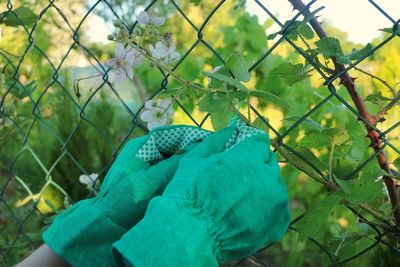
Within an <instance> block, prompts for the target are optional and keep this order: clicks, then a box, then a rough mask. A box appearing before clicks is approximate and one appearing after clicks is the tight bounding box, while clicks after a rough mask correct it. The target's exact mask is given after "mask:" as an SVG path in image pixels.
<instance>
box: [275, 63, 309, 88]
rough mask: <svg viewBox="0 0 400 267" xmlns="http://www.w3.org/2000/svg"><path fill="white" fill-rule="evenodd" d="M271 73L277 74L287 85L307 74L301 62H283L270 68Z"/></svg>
mask: <svg viewBox="0 0 400 267" xmlns="http://www.w3.org/2000/svg"><path fill="white" fill-rule="evenodd" d="M271 75H277V76H280V77H281V78H282V80H283V81H284V82H285V83H286V84H287V85H289V86H292V85H293V84H295V83H298V82H300V81H302V80H304V79H305V78H307V77H308V76H309V75H307V74H305V72H304V66H303V64H301V63H299V64H292V63H289V62H285V63H282V64H280V65H279V66H277V67H276V68H274V69H272V70H271Z"/></svg>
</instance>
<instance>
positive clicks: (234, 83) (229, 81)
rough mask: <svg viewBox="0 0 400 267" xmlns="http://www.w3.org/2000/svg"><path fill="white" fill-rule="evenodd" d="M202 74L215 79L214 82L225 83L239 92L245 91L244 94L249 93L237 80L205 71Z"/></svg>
mask: <svg viewBox="0 0 400 267" xmlns="http://www.w3.org/2000/svg"><path fill="white" fill-rule="evenodd" d="M202 74H203V75H205V76H207V77H210V78H211V79H216V80H219V81H222V82H225V83H227V84H229V85H231V86H233V87H235V88H237V89H239V90H241V91H245V92H247V91H249V89H247V87H246V86H245V85H244V84H242V83H241V82H240V81H238V80H235V79H233V78H232V77H229V76H226V75H222V74H217V73H211V72H206V71H203V72H202Z"/></svg>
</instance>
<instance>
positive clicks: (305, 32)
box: [299, 24, 314, 40]
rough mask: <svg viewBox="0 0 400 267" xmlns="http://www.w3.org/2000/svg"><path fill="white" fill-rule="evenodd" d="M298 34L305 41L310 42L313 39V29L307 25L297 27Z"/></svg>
mask: <svg viewBox="0 0 400 267" xmlns="http://www.w3.org/2000/svg"><path fill="white" fill-rule="evenodd" d="M299 33H300V34H301V35H302V36H303V37H304V38H306V39H308V40H310V39H312V38H314V31H313V29H312V28H311V27H310V26H308V24H302V25H300V27H299Z"/></svg>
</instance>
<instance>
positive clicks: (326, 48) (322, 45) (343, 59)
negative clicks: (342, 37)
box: [315, 37, 372, 64]
mask: <svg viewBox="0 0 400 267" xmlns="http://www.w3.org/2000/svg"><path fill="white" fill-rule="evenodd" d="M315 45H316V46H317V49H316V51H317V52H318V53H320V54H322V55H323V56H324V57H325V58H330V57H335V58H336V61H337V62H338V63H339V64H350V63H351V61H352V60H357V59H359V58H362V57H364V56H366V55H368V54H369V52H370V51H371V50H372V45H371V44H367V45H366V46H365V47H363V48H362V49H353V50H352V51H351V53H350V54H348V55H345V54H344V53H343V50H342V47H341V46H340V42H339V40H338V39H336V38H334V37H325V38H322V39H321V40H318V41H317V42H315Z"/></svg>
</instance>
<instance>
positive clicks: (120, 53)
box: [115, 43, 126, 59]
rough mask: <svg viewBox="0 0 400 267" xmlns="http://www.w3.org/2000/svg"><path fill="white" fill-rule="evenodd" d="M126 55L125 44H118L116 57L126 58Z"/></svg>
mask: <svg viewBox="0 0 400 267" xmlns="http://www.w3.org/2000/svg"><path fill="white" fill-rule="evenodd" d="M125 54H126V50H125V47H124V45H123V44H121V43H117V45H116V46H115V56H116V57H117V58H121V59H122V58H124V57H125Z"/></svg>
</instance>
